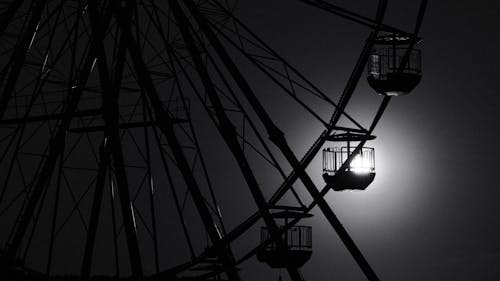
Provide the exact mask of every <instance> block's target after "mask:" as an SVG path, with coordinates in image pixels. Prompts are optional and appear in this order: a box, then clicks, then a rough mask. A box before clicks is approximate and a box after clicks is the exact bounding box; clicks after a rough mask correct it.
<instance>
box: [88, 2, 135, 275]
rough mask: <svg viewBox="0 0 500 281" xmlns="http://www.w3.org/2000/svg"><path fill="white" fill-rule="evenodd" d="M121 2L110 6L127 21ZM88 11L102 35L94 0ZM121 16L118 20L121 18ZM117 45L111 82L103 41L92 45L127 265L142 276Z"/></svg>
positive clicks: (121, 49) (122, 47) (121, 52)
mask: <svg viewBox="0 0 500 281" xmlns="http://www.w3.org/2000/svg"><path fill="white" fill-rule="evenodd" d="M122 4H124V5H118V6H115V5H112V7H113V8H114V9H113V12H114V13H115V14H117V17H118V18H120V19H119V20H120V21H129V20H130V14H131V8H132V7H131V6H130V2H122ZM88 11H89V15H90V19H91V27H92V34H93V36H94V37H97V38H104V34H103V32H102V28H101V22H102V21H103V20H102V18H101V16H100V14H99V11H98V5H97V3H96V1H95V0H94V1H89V2H88ZM122 17H123V18H124V19H121V18H122ZM119 40H120V41H119V44H118V54H117V63H116V65H115V72H114V75H115V77H114V81H113V82H114V83H112V81H111V78H110V77H111V76H110V73H109V70H108V66H107V59H106V51H105V48H104V44H103V40H95V42H94V45H95V47H96V53H97V58H98V59H97V64H98V69H99V79H100V82H101V87H102V90H103V110H104V113H103V117H104V120H105V123H106V125H105V126H106V128H105V132H104V134H105V137H107V138H108V141H109V148H110V153H111V156H112V163H113V167H114V172H115V174H116V182H117V186H118V190H119V192H120V196H119V197H120V205H121V209H122V216H123V224H124V226H125V235H126V238H127V246H128V252H129V259H130V265H131V269H132V274H133V275H134V276H135V277H141V276H142V275H143V270H142V263H141V256H140V250H139V242H138V240H137V233H136V229H135V222H134V221H135V220H134V215H133V202H132V201H131V199H130V192H129V187H128V180H127V173H126V170H125V167H124V159H123V151H122V145H121V139H120V133H119V130H118V119H119V108H118V95H119V92H118V91H119V87H115V86H116V85H117V84H118V85H119V84H120V83H121V78H122V74H123V65H124V62H125V54H126V40H125V38H124V36H123V34H122V35H121V37H120V39H119Z"/></svg>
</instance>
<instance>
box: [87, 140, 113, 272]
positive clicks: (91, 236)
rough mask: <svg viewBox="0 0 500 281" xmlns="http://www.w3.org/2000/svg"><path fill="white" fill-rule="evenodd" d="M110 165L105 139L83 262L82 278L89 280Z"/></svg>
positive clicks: (102, 145) (100, 152)
mask: <svg viewBox="0 0 500 281" xmlns="http://www.w3.org/2000/svg"><path fill="white" fill-rule="evenodd" d="M108 165H109V149H108V147H107V139H106V138H105V139H104V141H103V143H102V144H101V147H100V148H99V169H98V172H97V180H96V186H95V191H94V200H93V201H92V210H91V213H90V223H89V228H88V231H87V240H86V242H85V251H84V253H83V262H82V268H81V276H82V277H84V278H88V277H89V276H90V267H91V265H92V254H93V252H94V243H95V237H96V233H97V226H98V225H99V214H100V212H101V203H102V198H103V194H104V185H105V183H106V171H107V169H108Z"/></svg>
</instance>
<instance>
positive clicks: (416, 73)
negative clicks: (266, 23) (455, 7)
mask: <svg viewBox="0 0 500 281" xmlns="http://www.w3.org/2000/svg"><path fill="white" fill-rule="evenodd" d="M299 1H300V2H303V4H304V6H305V7H309V8H311V9H313V8H315V9H321V10H324V11H326V12H329V13H332V14H334V15H336V16H340V17H343V18H345V19H347V20H350V21H352V22H353V23H355V24H361V25H363V26H365V27H366V28H367V29H368V30H369V31H370V33H369V36H368V38H367V39H366V41H365V42H364V46H363V49H362V51H361V54H360V55H359V58H358V60H357V61H356V62H355V63H354V68H353V71H352V73H351V76H350V77H349V79H348V81H346V83H345V88H344V90H343V92H342V93H341V95H340V96H339V97H337V98H338V99H337V98H336V99H333V98H332V94H331V93H328V94H327V93H325V92H324V91H322V90H320V89H319V87H317V86H316V85H315V84H314V83H313V82H311V80H309V79H308V78H307V77H306V75H305V74H303V73H301V72H300V71H299V70H298V69H296V68H295V67H294V66H293V65H292V64H291V63H290V62H288V61H287V60H286V59H285V58H284V57H282V56H281V55H280V54H279V53H278V52H277V51H275V50H274V49H273V48H272V47H271V46H270V45H269V44H267V43H266V42H265V41H264V40H262V39H261V38H260V37H259V35H258V34H256V33H255V32H253V31H252V30H251V29H250V28H249V27H248V26H247V25H246V24H245V23H244V22H242V21H241V20H239V19H238V17H236V16H235V13H234V9H235V4H234V3H233V2H232V1H222V0H184V1H179V0H169V1H155V0H141V1H133V0H120V1H107V0H87V1H73V0H32V1H26V0H16V1H2V3H1V4H0V14H1V17H0V62H1V64H0V175H1V176H0V224H1V225H2V230H1V231H0V275H1V276H8V277H9V278H10V280H25V279H27V278H28V279H29V280H83V279H89V278H90V279H92V278H96V279H97V278H101V279H102V278H109V279H120V278H133V279H134V280H135V279H145V280H147V279H151V280H241V279H242V278H241V277H240V271H241V270H242V267H243V265H244V263H245V262H247V261H248V260H249V259H254V258H256V259H257V260H258V261H261V262H263V263H265V264H267V265H268V266H270V267H272V268H281V269H285V270H286V271H287V272H288V274H289V276H290V279H291V280H294V281H298V280H305V279H307V276H303V275H302V273H301V272H300V268H301V267H302V266H303V265H304V264H305V263H306V262H307V261H308V260H309V259H310V257H311V255H312V250H313V249H312V229H311V227H310V226H308V224H307V219H308V218H309V217H311V210H312V209H313V208H315V207H318V210H319V213H320V214H322V215H324V216H325V217H326V219H327V220H328V222H329V224H330V225H331V227H332V229H333V230H334V231H335V232H337V233H338V235H339V237H340V238H341V240H342V242H343V243H344V245H345V246H346V248H347V249H348V250H349V252H350V254H351V255H352V256H353V258H354V259H355V261H356V262H357V264H358V265H359V267H360V268H361V269H362V271H363V273H364V274H365V276H366V277H367V279H369V280H378V277H377V275H376V273H375V271H374V270H373V269H372V268H371V266H370V264H369V262H368V261H367V260H366V259H365V258H364V256H363V254H362V252H361V251H360V250H359V249H358V247H357V246H356V244H355V242H354V241H353V240H352V239H351V237H350V236H349V234H348V233H347V231H346V230H345V228H344V227H343V226H342V224H341V222H340V221H339V219H338V218H337V217H336V216H335V214H334V212H333V211H332V209H331V207H330V206H329V204H328V203H327V202H326V201H325V199H324V197H325V195H326V194H327V192H329V191H331V190H334V191H342V190H364V189H366V188H367V187H368V186H369V184H370V183H371V182H372V181H373V180H374V178H375V151H374V149H373V148H371V147H368V146H365V145H366V144H367V143H368V142H369V141H370V140H373V139H374V138H375V136H374V135H373V133H374V129H375V127H376V125H377V124H378V122H379V120H380V118H381V116H382V114H383V112H384V110H385V109H386V107H387V105H388V104H389V102H390V100H391V99H392V97H394V96H400V95H404V94H407V93H409V92H411V91H412V90H413V89H414V88H415V87H416V86H417V85H418V83H419V82H420V79H421V54H420V50H418V48H417V46H418V45H417V44H418V43H419V42H420V40H421V38H420V37H419V36H418V33H419V30H420V26H421V23H422V19H423V15H424V11H425V7H426V4H427V1H425V0H422V1H421V2H420V6H419V10H418V13H417V14H418V15H417V18H416V21H415V27H414V30H412V31H403V30H401V29H399V28H396V27H393V26H389V25H387V24H385V23H384V21H383V19H384V13H385V11H386V6H387V3H386V2H387V1H382V0H381V1H378V6H377V9H376V11H374V15H375V16H374V18H368V17H365V16H361V15H359V14H356V13H354V12H352V11H350V10H348V9H345V8H342V7H340V6H337V5H335V4H333V3H332V2H333V1H323V0H299ZM364 74H366V76H367V81H368V83H369V85H370V86H371V87H372V88H373V89H374V91H375V92H376V93H378V94H380V97H381V103H380V105H378V110H377V112H376V114H375V115H374V116H373V117H372V119H371V122H370V126H369V127H368V128H365V127H363V126H362V125H361V124H360V122H358V121H357V120H355V119H354V118H353V117H352V116H351V115H350V114H349V113H348V112H347V111H346V107H347V105H348V104H349V103H350V100H351V96H352V95H353V94H354V92H355V90H356V86H357V84H358V82H359V81H360V79H361V78H362V76H363V75H364ZM262 81H266V82H262ZM260 83H262V84H264V85H265V87H264V86H262V85H261V84H260ZM270 92H272V93H270ZM271 95H272V96H273V97H274V101H276V100H279V101H280V103H279V104H283V105H286V107H287V110H288V112H289V113H290V114H296V115H303V116H307V118H310V120H313V122H315V123H316V124H319V126H322V129H323V132H322V133H321V134H319V135H317V136H311V139H310V147H309V149H308V150H307V152H306V153H305V154H304V155H299V153H297V151H296V150H295V149H294V147H293V146H292V145H290V142H289V139H288V137H287V135H288V133H289V132H288V131H287V129H289V127H286V128H285V127H284V126H282V123H281V122H280V121H279V119H280V116H277V114H276V113H275V112H273V109H272V108H271V106H270V104H269V103H270V98H269V97H270V96H271ZM319 107H321V108H329V110H328V115H327V116H325V115H324V114H320V113H319V112H320V111H319V110H318V108H319ZM280 112H281V111H280ZM304 118H306V117H304ZM341 124H342V125H341ZM343 124H350V125H349V126H346V125H343ZM321 153H322V160H323V171H322V172H321V171H317V172H318V173H321V174H322V175H323V180H324V186H317V184H316V183H315V182H314V181H313V180H312V175H310V173H309V172H308V170H307V168H308V166H309V164H310V163H311V162H312V161H313V159H315V158H316V157H319V154H321ZM299 188H300V189H301V190H300V191H299V190H298V189H299ZM306 193H307V194H308V196H307V198H305V197H304V194H306ZM246 210H250V211H246ZM257 232H258V233H260V236H259V235H253V234H255V233H257ZM249 233H251V234H252V237H249V235H248V234H249ZM248 245H251V246H248ZM103 276H108V277H103Z"/></svg>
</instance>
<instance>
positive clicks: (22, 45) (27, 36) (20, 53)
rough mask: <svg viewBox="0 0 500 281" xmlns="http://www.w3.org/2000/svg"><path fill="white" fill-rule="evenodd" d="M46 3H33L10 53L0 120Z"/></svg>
mask: <svg viewBox="0 0 500 281" xmlns="http://www.w3.org/2000/svg"><path fill="white" fill-rule="evenodd" d="M46 3H47V0H39V1H37V2H36V3H35V5H34V6H33V10H32V12H31V15H32V16H31V19H30V21H29V23H28V26H27V28H26V31H25V32H24V34H23V37H22V38H21V40H20V41H19V44H17V45H16V47H15V50H14V53H13V54H12V62H13V66H12V68H11V70H10V72H9V76H8V78H7V83H6V84H5V87H4V88H3V91H2V94H1V96H0V120H1V119H3V116H4V114H5V111H6V109H7V104H8V103H9V100H10V98H11V97H12V92H13V91H14V88H15V85H16V82H17V79H18V78H19V76H20V75H19V74H20V72H21V69H22V66H23V64H24V61H25V60H26V55H27V52H28V48H29V46H30V43H31V40H32V38H33V36H34V35H35V33H36V29H37V28H38V24H39V21H40V17H41V15H42V11H43V8H44V7H45V4H46Z"/></svg>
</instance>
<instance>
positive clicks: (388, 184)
mask: <svg viewBox="0 0 500 281" xmlns="http://www.w3.org/2000/svg"><path fill="white" fill-rule="evenodd" d="M341 2H350V3H349V5H350V6H351V7H352V8H353V9H355V10H356V11H358V12H359V13H361V14H364V15H372V14H373V5H368V6H366V5H365V3H366V2H376V1H337V2H335V3H339V4H342V3H341ZM396 2H397V3H396ZM389 3H390V5H389V10H388V14H387V17H388V21H389V22H390V23H392V24H395V25H398V26H403V27H405V26H406V27H408V26H411V25H410V24H411V23H412V21H413V19H414V16H415V11H416V7H415V4H418V1H409V0H405V1H389ZM237 14H239V15H241V17H242V18H244V19H245V20H246V21H247V22H248V23H249V25H250V26H251V27H253V28H254V29H255V30H256V31H257V32H258V33H259V34H261V35H262V37H263V38H265V39H266V40H267V42H269V43H270V44H271V45H272V46H274V47H275V48H276V49H277V50H278V51H280V52H281V53H282V54H283V55H284V56H285V57H287V58H290V61H291V62H292V63H293V64H294V65H297V66H299V68H300V69H301V70H303V71H304V72H305V73H306V74H307V75H308V77H310V78H311V80H312V81H314V82H316V83H317V84H318V85H320V87H321V88H322V89H324V90H325V91H326V92H328V93H331V95H332V96H333V97H338V96H339V93H340V89H342V87H343V85H344V84H345V81H346V78H347V75H348V74H349V72H350V71H351V69H352V67H353V65H354V62H355V60H356V58H357V55H358V53H359V51H360V49H361V47H362V43H363V40H364V38H365V36H366V30H364V29H363V28H360V27H358V26H356V25H355V24H353V23H349V22H347V21H345V20H339V19H337V18H336V17H335V16H334V15H330V14H327V13H325V12H322V11H319V10H315V9H313V8H311V7H307V6H305V5H303V4H300V3H296V2H295V1H251V3H250V2H247V1H240V5H239V9H238V10H237ZM499 19H500V4H499V3H498V2H496V1H474V2H464V1H451V0H448V1H429V5H428V9H427V13H426V16H425V21H424V24H423V27H422V31H421V35H422V37H423V38H424V42H423V43H422V45H421V48H422V50H423V79H422V82H421V84H420V85H419V86H418V87H417V89H416V90H415V91H414V92H413V93H411V95H409V96H405V97H398V98H394V99H393V101H392V103H391V104H390V106H389V108H388V110H387V112H386V114H385V115H384V117H383V118H382V121H381V123H380V125H379V126H378V128H377V129H376V131H375V134H376V135H377V136H378V138H377V140H376V141H375V142H372V143H371V145H373V146H374V147H375V148H376V160H377V163H376V165H377V177H376V179H375V181H374V183H373V184H372V185H371V186H370V187H369V189H368V190H367V191H364V192H347V193H335V194H334V193H333V192H332V193H330V194H329V195H328V201H329V203H330V205H331V206H332V208H333V209H334V210H335V212H336V214H337V215H338V216H339V217H340V218H341V220H342V221H343V223H344V225H345V226H346V227H347V229H348V230H349V231H350V233H351V235H352V237H353V238H354V239H355V241H356V242H357V243H358V246H359V247H360V248H361V250H362V252H363V253H364V254H365V256H366V257H367V259H368V261H369V262H370V263H371V265H372V267H373V268H374V270H375V271H376V272H377V274H378V275H379V277H380V278H381V279H382V280H498V279H499V278H500V220H499V219H498V213H499V212H498V211H499V209H500V190H499V185H498V183H497V178H498V169H499V168H500V150H499V148H498V145H497V143H498V140H499V137H500V134H499V131H498V126H497V121H498V120H499V117H500V112H499V109H500V97H499V91H500V82H499V81H500V80H499V79H498V76H499V75H500V47H499V45H498V44H499V43H500V33H498V30H497V29H498V26H499V24H500V20H499ZM369 95H372V93H370V90H369V88H367V86H366V83H365V82H363V83H362V84H361V85H360V87H359V88H358V91H357V92H356V97H355V98H354V101H356V102H357V103H356V104H358V105H357V106H359V107H354V108H352V110H351V112H353V114H354V115H355V116H356V115H358V116H363V114H365V113H364V112H363V110H364V108H365V107H367V106H368V104H370V103H374V102H375V101H374V100H373V99H372V98H371V97H368V96H369ZM353 104H354V102H353ZM359 104H361V105H359ZM375 104H376V103H375ZM307 132H308V131H307V129H306V128H304V134H307ZM308 139H309V141H307V140H308ZM313 139H314V137H313V136H312V135H311V136H309V135H303V136H301V140H300V141H301V142H306V143H305V144H304V145H305V147H307V145H308V144H311V143H312V140H313ZM318 165H319V164H318ZM318 177H319V173H318ZM316 211H317V210H316ZM312 225H313V231H314V254H313V257H312V259H311V261H310V262H309V263H308V264H306V265H305V266H304V268H303V272H304V275H305V277H306V279H307V280H363V278H364V277H363V275H362V273H361V271H360V270H359V269H358V268H357V267H356V264H355V262H354V260H353V259H352V258H351V257H350V256H349V254H348V252H347V251H346V249H345V248H344V247H343V245H341V243H340V241H339V239H338V237H337V235H336V234H335V233H334V232H333V231H332V229H331V228H330V227H329V225H328V224H327V222H326V220H325V219H324V218H323V217H322V216H321V215H320V214H319V212H316V216H315V218H314V219H313V220H312ZM250 275H252V274H250ZM255 280H256V279H255ZM271 280H273V279H271Z"/></svg>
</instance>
